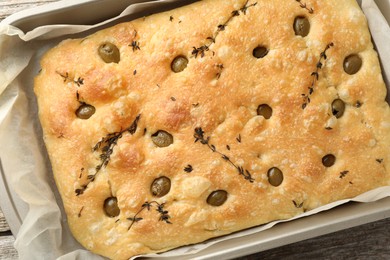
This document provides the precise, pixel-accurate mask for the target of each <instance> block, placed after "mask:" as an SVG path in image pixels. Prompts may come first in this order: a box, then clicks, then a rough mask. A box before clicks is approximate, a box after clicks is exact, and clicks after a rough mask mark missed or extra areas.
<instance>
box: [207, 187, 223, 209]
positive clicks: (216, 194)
mask: <svg viewBox="0 0 390 260" xmlns="http://www.w3.org/2000/svg"><path fill="white" fill-rule="evenodd" d="M227 197H228V193H227V192H226V191H225V190H216V191H213V192H212V193H210V195H209V196H208V197H207V203H208V204H209V205H211V206H221V205H222V204H224V203H225V201H226V200H227Z"/></svg>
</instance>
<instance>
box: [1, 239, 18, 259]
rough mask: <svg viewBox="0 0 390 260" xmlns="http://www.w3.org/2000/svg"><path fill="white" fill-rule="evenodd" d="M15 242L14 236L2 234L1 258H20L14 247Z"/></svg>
mask: <svg viewBox="0 0 390 260" xmlns="http://www.w3.org/2000/svg"><path fill="white" fill-rule="evenodd" d="M0 234H1V233H0ZM14 242H15V239H14V238H13V236H1V235H0V260H3V259H4V260H5V259H7V260H13V259H18V252H17V251H16V250H15V248H14Z"/></svg>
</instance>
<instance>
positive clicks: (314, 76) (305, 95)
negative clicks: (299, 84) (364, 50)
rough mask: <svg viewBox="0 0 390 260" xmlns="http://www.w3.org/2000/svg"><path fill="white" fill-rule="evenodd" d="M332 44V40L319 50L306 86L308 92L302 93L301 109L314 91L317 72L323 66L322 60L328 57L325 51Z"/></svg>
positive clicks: (307, 102) (317, 77)
mask: <svg viewBox="0 0 390 260" xmlns="http://www.w3.org/2000/svg"><path fill="white" fill-rule="evenodd" d="M333 46H334V44H333V42H331V43H329V44H328V45H326V47H325V49H324V51H323V52H321V54H320V58H319V59H318V62H317V64H316V70H315V71H313V72H312V73H311V75H310V76H311V77H312V81H311V85H310V87H308V90H309V92H308V94H302V98H303V104H302V109H305V108H306V107H307V105H308V104H309V103H310V101H311V100H310V97H311V95H312V94H313V93H314V87H315V84H316V83H317V81H318V80H319V77H320V74H319V72H320V70H321V69H322V67H323V62H324V61H325V60H326V59H327V58H328V56H327V55H326V51H327V50H329V49H330V48H331V47H333Z"/></svg>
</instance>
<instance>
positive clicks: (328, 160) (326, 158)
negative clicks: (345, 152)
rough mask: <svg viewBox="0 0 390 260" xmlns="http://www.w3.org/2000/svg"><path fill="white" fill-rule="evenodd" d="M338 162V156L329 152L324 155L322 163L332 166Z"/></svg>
mask: <svg viewBox="0 0 390 260" xmlns="http://www.w3.org/2000/svg"><path fill="white" fill-rule="evenodd" d="M335 162H336V157H335V156H334V155H333V154H327V155H325V156H324V157H322V164H323V165H324V166H325V167H331V166H333V164H334V163H335Z"/></svg>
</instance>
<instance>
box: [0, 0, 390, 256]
mask: <svg viewBox="0 0 390 260" xmlns="http://www.w3.org/2000/svg"><path fill="white" fill-rule="evenodd" d="M135 2H139V1H137V0H120V1H119V0H118V1H110V0H82V1H81V0H79V1H77V0H65V1H60V2H55V3H52V4H48V5H44V6H41V7H38V8H34V9H30V10H25V11H22V12H20V13H17V14H14V15H12V16H10V17H8V18H6V19H5V20H4V21H3V22H2V24H10V25H13V26H16V27H18V28H20V29H21V30H22V31H24V32H25V33H27V32H29V31H30V30H33V29H34V28H36V27H38V26H42V25H49V24H87V25H88V24H96V23H100V22H102V21H105V20H107V19H109V18H111V17H114V16H116V15H118V14H119V13H121V11H122V10H123V9H124V8H125V7H127V6H128V5H129V4H132V3H135ZM189 2H193V0H183V1H182V2H181V3H183V4H185V3H189ZM376 2H378V6H379V7H380V8H381V11H382V13H383V14H384V16H385V17H386V18H387V20H388V21H390V0H377V1H376ZM176 5H177V4H176ZM167 8H169V7H167ZM145 14H146V13H141V14H138V16H142V15H145ZM130 18H132V17H130ZM130 18H127V19H130ZM386 62H388V61H386ZM386 65H387V64H386ZM389 66H390V65H389ZM385 78H387V79H389V78H390V75H385ZM387 84H388V81H387ZM388 87H389V84H388ZM0 155H1V154H0ZM4 165H5V163H4ZM6 170H7V169H6V167H1V165H0V173H1V178H0V194H1V200H0V206H1V208H2V209H3V211H4V215H5V217H6V219H7V221H8V223H9V225H10V227H11V230H12V232H13V234H15V235H16V234H18V231H19V228H20V226H21V223H22V221H23V219H24V218H25V217H26V215H27V212H28V206H27V205H26V204H25V203H24V202H23V201H22V200H21V199H20V198H18V196H17V195H16V193H15V191H14V190H13V189H12V187H10V185H9V183H10V182H9V176H10V175H9V173H8V174H7V172H5V171H6ZM388 217H390V198H385V199H381V200H379V201H376V202H370V203H352V202H351V203H347V204H344V205H342V206H339V207H337V208H334V209H332V210H330V211H325V212H321V213H318V214H315V215H312V216H308V217H305V218H301V219H297V220H294V221H290V222H285V223H279V224H277V225H276V226H274V227H272V228H271V229H269V230H266V231H263V232H260V233H256V234H252V235H248V236H243V237H239V238H234V239H230V240H227V241H223V242H221V243H216V244H213V245H211V246H209V247H208V248H207V249H205V250H203V251H201V252H199V253H197V254H196V255H190V256H187V257H183V256H181V257H180V259H186V258H194V257H196V258H197V259H216V258H218V259H221V258H224V259H227V258H234V257H238V256H243V255H248V254H252V253H255V252H259V251H263V250H267V249H270V248H274V247H278V246H282V245H285V244H288V243H293V242H297V241H301V240H304V239H307V238H312V237H315V236H319V235H323V234H327V233H330V232H334V231H338V230H342V229H345V228H350V227H353V226H357V225H361V224H365V223H368V222H372V221H377V220H380V219H384V218H388ZM170 259H176V258H174V257H170ZM177 259H179V257H178V258H177Z"/></svg>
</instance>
